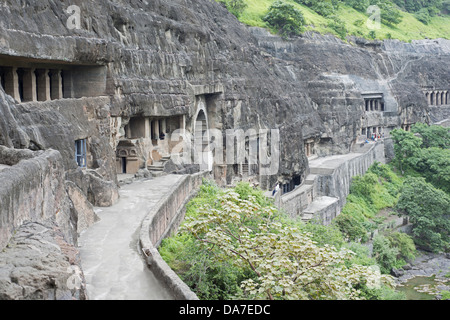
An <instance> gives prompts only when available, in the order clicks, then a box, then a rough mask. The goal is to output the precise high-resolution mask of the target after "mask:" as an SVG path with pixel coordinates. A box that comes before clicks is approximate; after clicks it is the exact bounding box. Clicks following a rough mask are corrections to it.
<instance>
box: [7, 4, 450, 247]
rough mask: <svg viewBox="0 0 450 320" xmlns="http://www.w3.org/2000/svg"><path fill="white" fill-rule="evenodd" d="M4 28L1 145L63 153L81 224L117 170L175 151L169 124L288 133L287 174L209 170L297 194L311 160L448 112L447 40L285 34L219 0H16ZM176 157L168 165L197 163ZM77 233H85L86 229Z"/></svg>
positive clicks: (283, 149)
mask: <svg viewBox="0 0 450 320" xmlns="http://www.w3.org/2000/svg"><path fill="white" fill-rule="evenodd" d="M0 30H1V31H0V79H1V86H0V145H3V146H5V147H7V148H15V149H30V150H32V151H33V152H39V151H42V150H49V149H53V150H56V151H57V152H59V153H60V155H61V159H60V164H61V166H62V167H63V171H64V174H65V176H64V179H65V181H66V182H67V183H66V185H65V192H66V193H65V194H66V197H67V201H68V203H69V204H70V210H71V211H70V212H72V221H74V222H73V223H76V221H77V218H73V217H80V219H81V220H80V221H93V218H92V208H91V207H90V206H92V205H95V206H109V205H111V204H113V203H114V202H115V201H116V200H117V197H118V191H117V190H118V183H117V174H118V173H125V172H126V173H130V172H132V173H134V172H136V171H137V170H138V169H142V168H144V169H146V168H147V167H149V168H151V167H152V166H158V165H161V163H165V161H168V159H169V158H170V155H169V156H168V154H170V151H171V150H172V149H171V148H172V147H173V146H172V145H170V142H167V140H164V139H162V138H161V137H162V136H163V135H162V134H167V135H168V134H170V133H172V132H173V131H174V130H176V129H186V130H187V131H188V132H191V133H192V134H194V135H195V133H196V132H197V129H198V126H197V123H199V122H200V123H201V124H200V128H203V127H202V126H204V127H207V128H210V129H217V130H219V132H225V131H226V130H227V129H243V130H244V131H245V130H248V129H256V130H258V129H278V130H279V132H280V157H279V159H280V165H279V170H278V172H277V173H274V174H272V175H269V176H258V174H257V173H258V170H256V171H252V170H251V169H248V168H247V167H246V164H245V163H231V164H228V165H224V166H222V165H214V164H213V168H212V170H213V172H214V175H215V177H216V179H217V180H218V181H219V182H220V183H222V184H230V183H232V182H233V181H235V180H236V179H241V178H247V177H248V176H250V178H251V176H252V175H253V178H254V181H257V182H258V183H259V184H260V185H261V186H262V187H263V188H267V189H269V188H271V187H272V186H273V185H274V183H275V182H276V181H280V182H281V183H283V184H284V185H285V186H286V188H287V189H286V191H288V189H289V188H291V187H292V184H297V183H302V181H303V180H304V179H305V177H306V176H307V175H308V173H309V166H308V158H311V157H313V156H323V155H330V154H345V153H348V152H349V151H350V149H351V148H352V146H354V145H355V143H357V142H358V141H360V140H361V139H363V137H365V136H368V135H369V133H371V132H372V130H375V131H376V132H377V133H381V132H383V133H385V134H386V135H387V136H388V134H389V131H390V130H392V129H394V128H399V127H404V128H408V126H410V125H411V124H413V123H416V122H418V121H423V122H429V121H430V119H431V118H433V117H434V118H436V115H438V116H439V115H440V116H442V115H445V114H448V113H446V112H441V111H439V112H434V113H433V114H432V115H431V114H430V112H431V111H432V108H430V104H433V102H436V101H437V100H436V98H435V100H434V101H430V100H429V99H430V97H431V96H428V95H427V92H432V94H433V95H436V94H437V92H439V94H440V96H439V97H440V99H441V101H440V103H439V105H437V106H435V107H436V108H437V107H439V106H440V107H441V109H445V103H443V101H445V98H444V100H442V97H444V95H445V94H448V89H449V80H450V74H449V71H448V70H450V42H449V41H448V40H443V39H437V40H420V41H413V42H411V43H402V42H399V41H396V40H388V41H384V42H371V41H366V40H363V39H357V38H352V39H349V41H347V42H344V41H342V40H339V39H337V38H335V37H333V36H330V35H318V34H315V33H308V34H304V35H302V36H300V37H297V38H294V39H288V40H283V39H281V38H280V37H278V36H275V35H272V34H270V33H268V32H267V31H266V30H263V29H260V28H250V27H248V26H245V25H243V24H242V23H240V22H239V21H237V20H236V18H235V17H234V16H233V15H232V14H230V13H229V12H228V11H227V10H226V9H225V8H224V7H223V6H222V5H221V4H219V3H217V2H215V1H210V0H170V1H168V0H155V1H153V0H152V1H150V0H128V1H125V0H97V1H78V0H70V1H57V0H39V1H38V0H5V1H2V3H1V4H0ZM370 101H373V103H374V105H375V106H376V107H375V108H376V109H374V107H373V106H372V109H370V108H371V103H372V102H370ZM381 103H382V104H381ZM446 103H448V102H446ZM435 104H436V103H435ZM433 110H434V109H433ZM432 116H433V117H432ZM434 118H433V119H434ZM434 120H439V119H434ZM440 120H442V119H440ZM202 121H203V122H202ZM202 123H204V124H202ZM201 130H202V129H201ZM168 162H169V163H168V164H167V165H166V167H165V168H163V169H164V170H166V171H167V170H170V171H178V172H191V171H192V170H193V168H183V167H180V166H176V165H175V164H173V163H170V160H169V161H168ZM5 170H8V169H5ZM186 170H187V171H186ZM189 170H190V171H189ZM18 183H20V182H18ZM0 188H2V186H0ZM12 198H14V196H12ZM15 199H19V198H17V197H16V198H15ZM1 205H3V203H2V204H1ZM84 209H86V210H87V211H86V210H85V211H84ZM11 210H13V209H11ZM5 214H6V213H5ZM11 214H12V213H11ZM35 220H39V219H35ZM2 221H6V220H3V218H2ZM2 223H3V222H2ZM80 223H81V222H80ZM83 225H86V223H84V222H83ZM88 225H89V224H87V226H88ZM0 227H3V228H6V229H8V228H9V227H10V226H2V225H0ZM66 229H67V230H69V229H70V230H72V231H71V232H72V233H74V234H75V235H74V236H73V237H72V238H73V239H75V240H74V241H69V242H72V243H75V242H76V233H77V228H76V227H72V228H65V230H66ZM78 231H79V230H78ZM69 233H70V232H69ZM5 234H10V235H12V233H5ZM3 245H4V244H3Z"/></svg>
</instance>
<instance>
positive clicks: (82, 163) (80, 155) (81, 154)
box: [75, 139, 87, 168]
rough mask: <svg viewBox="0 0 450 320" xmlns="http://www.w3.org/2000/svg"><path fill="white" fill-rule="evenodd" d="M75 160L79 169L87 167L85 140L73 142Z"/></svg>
mask: <svg viewBox="0 0 450 320" xmlns="http://www.w3.org/2000/svg"><path fill="white" fill-rule="evenodd" d="M75 160H76V162H77V164H78V166H79V167H80V168H86V167H87V148H86V139H81V140H76V141H75Z"/></svg>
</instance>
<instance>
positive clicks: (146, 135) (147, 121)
mask: <svg viewBox="0 0 450 320" xmlns="http://www.w3.org/2000/svg"><path fill="white" fill-rule="evenodd" d="M144 126H145V128H144V138H150V137H151V130H152V126H151V125H150V119H149V118H148V117H146V118H145V123H144Z"/></svg>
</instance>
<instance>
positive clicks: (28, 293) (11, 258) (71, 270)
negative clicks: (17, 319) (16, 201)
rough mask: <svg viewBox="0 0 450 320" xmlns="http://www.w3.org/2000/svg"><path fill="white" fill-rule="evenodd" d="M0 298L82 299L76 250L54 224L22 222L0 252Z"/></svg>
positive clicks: (83, 292)
mask: <svg viewBox="0 0 450 320" xmlns="http://www.w3.org/2000/svg"><path fill="white" fill-rule="evenodd" d="M0 299H1V300H18V299H21V300H22V299H24V300H73V299H76V300H85V299H87V295H86V288H85V285H84V277H83V274H82V272H81V269H80V259H79V252H78V251H77V250H76V249H74V247H73V246H71V245H70V244H69V243H67V242H66V241H65V240H64V235H63V233H62V232H61V231H60V230H59V229H58V228H57V226H56V224H55V223H54V222H52V221H48V222H46V223H45V224H41V223H36V222H29V223H25V224H23V225H22V226H21V227H20V228H19V229H18V230H17V232H16V233H15V235H14V236H13V238H12V239H11V241H10V243H9V245H8V246H7V247H6V248H5V249H4V250H3V251H2V252H0Z"/></svg>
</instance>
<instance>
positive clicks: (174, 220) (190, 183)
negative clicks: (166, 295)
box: [140, 172, 209, 300]
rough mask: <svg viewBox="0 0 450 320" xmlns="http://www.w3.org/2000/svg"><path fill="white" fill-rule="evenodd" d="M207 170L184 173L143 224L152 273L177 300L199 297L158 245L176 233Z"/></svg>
mask: <svg viewBox="0 0 450 320" xmlns="http://www.w3.org/2000/svg"><path fill="white" fill-rule="evenodd" d="M207 176H209V173H208V172H201V173H197V174H193V175H186V176H184V177H183V178H182V179H181V180H180V181H179V182H178V183H177V184H176V185H175V186H174V188H173V191H172V192H171V193H170V194H168V195H167V196H165V197H163V198H162V199H161V200H160V201H159V203H158V204H157V205H156V206H155V207H154V208H153V209H152V210H151V211H150V212H149V213H148V215H147V217H146V218H145V219H144V221H143V222H142V225H141V232H140V245H141V248H142V251H143V253H144V254H145V256H146V257H147V263H148V265H149V266H150V268H151V269H152V271H153V273H154V274H155V275H156V276H157V277H158V278H159V279H160V280H161V281H163V282H164V284H165V285H166V286H167V287H168V288H169V290H170V291H171V292H172V294H173V295H174V297H175V298H176V299H180V300H198V297H197V296H196V295H195V294H194V293H193V292H192V291H191V290H190V289H189V287H188V286H187V285H186V284H185V283H184V282H183V281H182V280H181V279H180V278H179V277H178V275H177V274H176V273H175V272H174V271H173V270H172V269H171V268H170V267H169V266H168V264H167V263H166V262H165V261H164V260H163V259H162V258H161V256H160V254H159V252H158V250H157V248H158V246H159V245H160V243H161V241H162V240H163V239H164V238H165V237H167V236H170V234H171V233H172V232H175V231H176V230H177V229H178V227H179V225H180V224H181V222H182V221H183V219H184V214H185V210H186V208H185V207H186V204H187V203H188V202H189V200H190V199H191V198H192V196H193V195H195V193H196V191H197V189H198V188H199V186H200V185H201V183H202V180H203V178H205V177H207Z"/></svg>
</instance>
